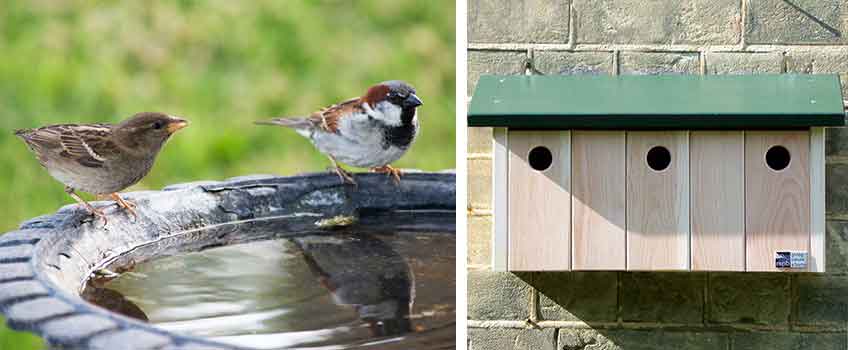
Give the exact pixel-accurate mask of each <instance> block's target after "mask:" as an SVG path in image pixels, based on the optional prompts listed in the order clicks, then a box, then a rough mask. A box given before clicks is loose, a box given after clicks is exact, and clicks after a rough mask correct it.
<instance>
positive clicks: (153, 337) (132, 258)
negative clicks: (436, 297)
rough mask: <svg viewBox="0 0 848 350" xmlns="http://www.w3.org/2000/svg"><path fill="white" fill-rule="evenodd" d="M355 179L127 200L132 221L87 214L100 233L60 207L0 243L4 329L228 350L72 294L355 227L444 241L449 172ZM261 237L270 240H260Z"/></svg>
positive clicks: (279, 180) (173, 189) (173, 190)
mask: <svg viewBox="0 0 848 350" xmlns="http://www.w3.org/2000/svg"><path fill="white" fill-rule="evenodd" d="M356 178H357V181H358V186H350V185H342V184H341V182H340V181H339V179H338V177H337V176H336V175H335V174H328V173H320V174H307V175H300V176H292V177H277V176H270V175H253V176H244V177H237V178H232V179H228V180H226V181H220V182H217V181H202V182H193V183H185V184H178V185H172V186H168V187H166V188H164V189H163V190H161V191H143V192H133V193H127V194H126V196H125V198H128V199H130V200H133V201H134V202H135V203H136V204H137V205H138V208H137V212H138V218H133V217H132V216H130V215H127V214H125V213H122V212H118V209H117V208H116V206H114V205H113V204H112V202H96V203H95V206H98V205H99V206H104V208H106V207H108V209H106V212H107V214H109V220H108V223H107V224H106V225H105V226H104V225H103V222H102V221H100V220H93V219H91V218H90V216H89V215H88V214H87V213H86V212H85V211H84V210H83V209H80V208H79V207H78V206H76V205H69V206H65V207H63V208H61V209H60V210H59V211H57V212H56V213H54V214H51V215H45V216H40V217H36V218H34V219H31V220H29V221H27V222H24V223H23V224H22V225H21V226H20V228H19V229H18V230H16V231H12V232H9V233H6V234H3V235H0V311H1V312H2V314H3V316H4V317H5V318H6V322H7V323H8V325H9V326H10V327H11V328H13V329H16V330H25V331H30V332H34V333H36V334H38V335H39V336H41V337H42V338H43V339H45V340H46V342H47V343H48V344H49V345H50V346H52V347H54V348H74V349H78V348H90V349H235V348H238V347H235V346H232V345H226V344H222V343H217V342H213V341H210V340H205V339H203V338H198V337H192V336H187V335H180V334H174V333H170V332H168V331H165V330H162V329H159V328H156V327H154V326H152V325H150V324H147V323H144V322H141V321H138V320H136V319H133V318H130V317H126V316H123V315H121V314H118V313H115V312H111V311H108V310H106V309H104V308H101V307H98V306H95V305H93V304H91V303H89V302H87V301H85V300H83V298H81V297H80V293H81V292H82V290H83V288H84V287H85V285H86V281H88V280H89V279H90V278H92V277H93V276H96V275H97V274H98V273H100V272H101V271H103V270H104V267H107V266H108V267H109V269H110V270H112V271H114V270H116V269H117V270H120V269H121V267H123V266H129V265H132V264H135V263H140V262H143V261H146V260H151V259H155V258H157V257H162V256H168V255H174V254H177V253H180V252H190V251H198V250H203V249H206V248H210V247H217V246H224V245H230V244H236V243H243V242H248V241H255V240H264V239H271V238H283V237H289V236H291V237H295V236H297V235H301V234H320V233H326V232H338V231H339V230H347V229H356V228H357V227H360V228H366V227H367V228H373V227H385V228H389V229H402V228H404V226H411V225H418V228H420V226H421V225H430V224H432V225H435V226H443V227H444V226H445V225H450V226H451V231H453V225H454V212H455V209H456V208H455V199H456V187H455V174H453V173H452V172H443V173H409V174H407V175H405V176H404V177H403V180H402V182H401V184H400V186H396V185H394V184H393V183H392V182H391V180H390V179H389V178H387V177H386V176H385V175H383V174H358V175H356ZM422 217H430V218H431V219H430V220H423V221H422V220H418V219H417V218H422ZM433 217H436V220H433V219H432V218H433ZM422 222H423V223H422ZM271 225H273V228H274V230H263V228H267V227H269V226H271ZM268 232H284V233H277V234H274V236H273V237H272V236H269V234H268Z"/></svg>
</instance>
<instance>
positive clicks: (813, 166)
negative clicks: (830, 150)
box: [810, 127, 827, 273]
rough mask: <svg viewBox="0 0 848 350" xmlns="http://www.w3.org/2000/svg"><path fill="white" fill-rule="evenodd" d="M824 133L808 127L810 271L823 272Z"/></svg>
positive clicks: (824, 249)
mask: <svg viewBox="0 0 848 350" xmlns="http://www.w3.org/2000/svg"><path fill="white" fill-rule="evenodd" d="M824 135H825V133H824V128H821V127H815V128H811V129H810V272H820V273H821V272H825V271H824V270H825V265H826V259H825V258H826V257H825V252H826V250H827V249H826V238H827V234H826V230H827V227H826V226H825V225H826V223H825V220H826V218H825V163H826V157H825V136H824Z"/></svg>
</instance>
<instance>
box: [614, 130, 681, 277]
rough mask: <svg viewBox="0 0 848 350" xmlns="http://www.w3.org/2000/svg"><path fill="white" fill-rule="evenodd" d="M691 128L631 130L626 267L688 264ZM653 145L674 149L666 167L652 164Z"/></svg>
mask: <svg viewBox="0 0 848 350" xmlns="http://www.w3.org/2000/svg"><path fill="white" fill-rule="evenodd" d="M688 141H689V138H688V132H686V131H667V132H649V131H634V132H627V155H626V157H627V174H626V177H627V194H626V196H627V269H628V270H688V269H689V174H688V173H689V159H688V158H689V148H688ZM654 146H664V147H666V148H667V149H668V150H669V151H670V153H671V164H669V166H668V168H666V169H665V170H663V171H655V170H653V169H651V168H650V167H648V164H647V161H646V155H647V153H648V150H650V149H651V148H653V147H654Z"/></svg>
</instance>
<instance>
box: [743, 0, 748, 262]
mask: <svg viewBox="0 0 848 350" xmlns="http://www.w3.org/2000/svg"><path fill="white" fill-rule="evenodd" d="M743 1H745V0H743ZM747 148H748V136H747V132H746V131H745V130H742V271H743V272H744V271H748V168H747V167H748V159H747V158H748V157H746V153H747Z"/></svg>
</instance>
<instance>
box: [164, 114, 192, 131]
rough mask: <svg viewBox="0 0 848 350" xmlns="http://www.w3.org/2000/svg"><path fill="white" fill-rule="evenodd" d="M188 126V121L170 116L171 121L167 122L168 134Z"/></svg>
mask: <svg viewBox="0 0 848 350" xmlns="http://www.w3.org/2000/svg"><path fill="white" fill-rule="evenodd" d="M187 126H188V120H185V119H183V118H177V117H174V116H171V121H170V122H168V133H169V134H173V133H175V132H177V130H180V129H182V128H184V127H187Z"/></svg>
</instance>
